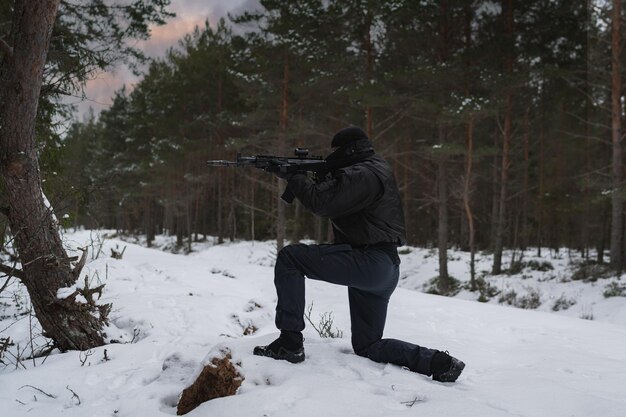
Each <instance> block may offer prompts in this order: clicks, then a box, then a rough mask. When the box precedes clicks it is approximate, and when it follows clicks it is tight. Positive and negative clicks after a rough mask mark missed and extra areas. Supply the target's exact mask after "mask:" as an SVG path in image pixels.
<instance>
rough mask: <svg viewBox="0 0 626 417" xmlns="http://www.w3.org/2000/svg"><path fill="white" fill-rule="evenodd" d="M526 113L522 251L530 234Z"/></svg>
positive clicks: (528, 149)
mask: <svg viewBox="0 0 626 417" xmlns="http://www.w3.org/2000/svg"><path fill="white" fill-rule="evenodd" d="M528 113H529V111H528V110H526V114H525V115H524V185H523V196H522V198H523V202H522V239H521V245H520V246H521V249H522V251H525V250H526V247H527V246H528V237H529V236H530V233H529V231H528V196H529V193H528V187H529V181H530V179H529V177H530V174H529V172H530V122H529V120H528V119H529V116H528Z"/></svg>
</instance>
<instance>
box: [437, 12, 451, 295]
mask: <svg viewBox="0 0 626 417" xmlns="http://www.w3.org/2000/svg"><path fill="white" fill-rule="evenodd" d="M440 14H441V17H440V26H439V33H440V36H441V39H442V45H441V48H440V51H439V60H440V62H442V63H445V62H446V61H447V55H448V18H447V15H448V1H447V0H442V1H441V2H440ZM438 128H439V145H440V152H441V154H440V155H439V162H438V173H437V182H438V192H437V194H438V198H437V200H438V203H439V213H438V214H439V224H438V233H437V247H438V252H439V279H438V281H437V290H438V291H439V293H440V294H446V293H447V292H448V290H449V289H450V277H449V275H448V173H447V159H448V158H447V156H446V152H447V150H446V149H445V144H446V139H447V138H446V136H447V131H446V126H445V125H444V121H443V120H440V121H439V127H438Z"/></svg>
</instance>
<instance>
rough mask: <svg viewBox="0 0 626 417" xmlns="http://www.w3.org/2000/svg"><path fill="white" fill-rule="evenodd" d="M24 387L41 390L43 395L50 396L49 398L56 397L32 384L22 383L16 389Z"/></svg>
mask: <svg viewBox="0 0 626 417" xmlns="http://www.w3.org/2000/svg"><path fill="white" fill-rule="evenodd" d="M26 387H28V388H32V389H34V390H37V391H39V392H41V393H42V394H43V395H45V396H47V397H50V398H56V396H54V395H52V394H48V393H47V392H45V391H44V390H42V389H39V388H37V387H33V386H32V385H23V386H21V387H19V388H18V389H22V388H26Z"/></svg>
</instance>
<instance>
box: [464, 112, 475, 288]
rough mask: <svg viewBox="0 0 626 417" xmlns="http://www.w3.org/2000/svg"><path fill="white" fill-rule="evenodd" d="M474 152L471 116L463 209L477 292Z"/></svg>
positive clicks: (472, 118) (473, 283)
mask: <svg viewBox="0 0 626 417" xmlns="http://www.w3.org/2000/svg"><path fill="white" fill-rule="evenodd" d="M473 150H474V117H473V116H470V118H469V120H468V121H467V156H466V158H465V179H464V182H463V207H464V208H465V214H466V215H467V225H468V228H469V250H470V291H476V267H475V259H474V258H475V254H476V247H475V240H476V238H475V235H476V233H475V230H474V214H473V213H472V206H471V201H470V194H471V184H472V182H471V181H472V158H473Z"/></svg>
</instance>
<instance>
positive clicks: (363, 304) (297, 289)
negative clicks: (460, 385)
mask: <svg viewBox="0 0 626 417" xmlns="http://www.w3.org/2000/svg"><path fill="white" fill-rule="evenodd" d="M305 276H306V277H307V278H310V279H315V280H319V281H326V282H330V283H332V284H337V285H343V286H347V287H348V297H349V302H350V320H351V323H352V329H351V330H352V347H353V348H354V352H355V353H356V354H357V355H360V356H365V357H367V358H369V359H371V360H373V361H375V362H382V363H393V364H396V365H400V366H405V367H407V368H409V369H410V370H412V371H415V372H419V373H421V374H425V375H430V374H431V372H430V361H431V359H432V356H433V354H434V353H435V352H436V350H433V349H428V348H425V347H420V346H417V345H414V344H411V343H408V342H404V341H401V340H396V339H383V338H382V337H383V330H384V328H385V320H386V318H387V304H388V303H389V297H391V294H392V293H393V291H394V290H395V288H396V285H397V284H398V276H399V266H398V265H395V264H394V263H393V261H392V260H391V258H390V257H389V256H388V255H387V254H386V253H385V252H383V251H381V250H379V249H372V248H367V249H353V248H352V247H351V246H350V245H347V244H335V245H303V244H298V245H289V246H286V247H285V248H283V249H282V250H281V251H280V252H279V253H278V257H277V259H276V268H275V275H274V284H275V285H276V292H277V294H278V304H277V306H276V327H278V328H279V329H280V330H286V331H302V330H303V329H304V307H305V299H304V278H305Z"/></svg>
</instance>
